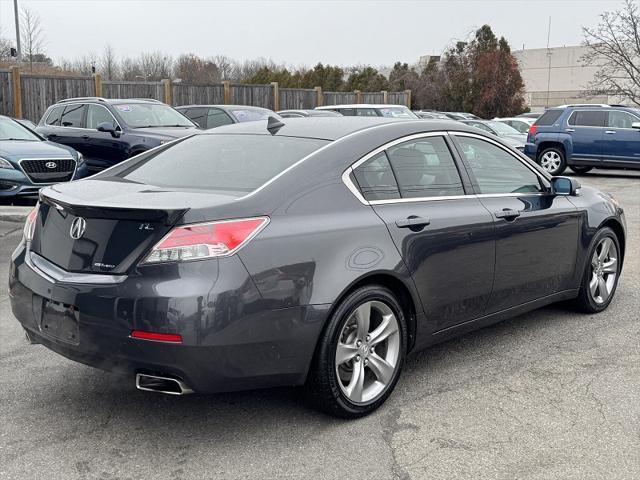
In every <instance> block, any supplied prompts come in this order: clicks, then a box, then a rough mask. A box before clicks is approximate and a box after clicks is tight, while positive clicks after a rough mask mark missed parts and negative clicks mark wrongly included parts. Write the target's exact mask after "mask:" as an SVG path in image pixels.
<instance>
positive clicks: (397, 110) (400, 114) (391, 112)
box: [377, 107, 418, 118]
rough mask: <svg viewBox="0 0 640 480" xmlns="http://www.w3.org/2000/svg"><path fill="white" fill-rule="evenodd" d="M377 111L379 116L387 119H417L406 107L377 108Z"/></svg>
mask: <svg viewBox="0 0 640 480" xmlns="http://www.w3.org/2000/svg"><path fill="white" fill-rule="evenodd" d="M377 110H378V112H380V115H381V116H383V117H388V118H418V116H417V115H416V114H415V113H413V112H412V111H411V110H409V109H408V108H407V107H384V108H378V109H377Z"/></svg>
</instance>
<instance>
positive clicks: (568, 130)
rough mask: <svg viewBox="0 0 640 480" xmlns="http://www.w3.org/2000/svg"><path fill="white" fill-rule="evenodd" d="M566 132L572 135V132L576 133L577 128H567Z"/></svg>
mask: <svg viewBox="0 0 640 480" xmlns="http://www.w3.org/2000/svg"><path fill="white" fill-rule="evenodd" d="M564 131H565V132H569V133H571V132H575V131H576V129H575V128H565V129H564Z"/></svg>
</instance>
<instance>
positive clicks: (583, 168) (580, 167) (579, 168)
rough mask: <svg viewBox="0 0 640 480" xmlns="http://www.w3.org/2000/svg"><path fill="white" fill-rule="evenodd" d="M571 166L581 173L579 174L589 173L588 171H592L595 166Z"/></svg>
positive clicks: (570, 166) (574, 170) (573, 169)
mask: <svg viewBox="0 0 640 480" xmlns="http://www.w3.org/2000/svg"><path fill="white" fill-rule="evenodd" d="M569 168H570V169H571V170H572V171H573V172H575V173H579V174H582V173H588V172H590V171H591V170H593V167H587V166H585V167H583V166H581V165H569Z"/></svg>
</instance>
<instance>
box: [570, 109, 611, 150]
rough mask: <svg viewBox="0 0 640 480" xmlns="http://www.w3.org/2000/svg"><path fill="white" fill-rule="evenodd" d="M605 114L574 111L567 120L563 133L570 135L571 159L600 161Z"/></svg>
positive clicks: (599, 111)
mask: <svg viewBox="0 0 640 480" xmlns="http://www.w3.org/2000/svg"><path fill="white" fill-rule="evenodd" d="M605 117H606V112H605V111H604V110H602V109H600V110H582V109H581V110H574V111H573V113H571V115H569V118H568V119H567V126H566V128H565V132H566V133H568V134H569V135H571V143H572V145H573V153H572V155H571V158H572V159H575V160H592V161H600V159H601V157H602V142H603V137H604V122H605Z"/></svg>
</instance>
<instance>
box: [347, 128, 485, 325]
mask: <svg viewBox="0 0 640 480" xmlns="http://www.w3.org/2000/svg"><path fill="white" fill-rule="evenodd" d="M354 177H355V179H356V181H357V183H358V185H359V186H360V188H361V191H362V194H363V196H364V197H365V199H367V200H368V201H369V203H370V204H371V206H372V207H373V209H374V210H375V212H376V213H377V214H378V216H379V217H380V218H381V219H382V220H383V221H384V222H385V223H386V225H387V228H388V230H389V232H390V234H391V237H392V238H393V241H394V243H395V245H396V247H397V248H398V250H399V252H400V254H401V255H402V258H403V260H404V262H405V264H406V266H407V268H408V269H409V271H410V272H411V275H412V277H413V280H414V282H415V285H416V288H417V290H418V292H419V294H420V297H421V300H422V305H423V307H424V311H425V313H426V319H427V325H426V326H423V328H425V327H426V329H427V330H428V331H430V332H435V331H439V330H443V329H445V328H447V327H450V326H453V325H457V324H459V323H463V322H466V321H468V320H471V319H474V318H477V317H480V316H481V315H482V314H483V313H484V310H485V307H486V304H487V301H488V299H489V297H490V294H491V286H492V282H493V268H494V263H495V242H494V226H493V219H492V217H491V215H490V214H489V212H488V211H487V210H486V209H485V208H484V206H483V205H482V204H481V203H480V201H479V200H478V199H477V198H476V197H475V196H473V195H467V194H466V192H465V189H464V187H463V182H462V179H461V178H462V177H461V175H460V172H459V170H458V168H457V166H456V163H455V161H454V158H453V155H452V153H451V149H450V144H449V143H448V141H447V140H446V134H443V133H441V134H421V135H418V136H412V137H409V138H407V139H405V140H399V141H396V142H393V143H392V144H391V145H389V146H388V147H386V148H385V147H383V148H381V149H378V150H376V151H374V152H372V153H371V154H369V155H368V156H367V157H365V158H364V159H363V160H361V161H360V162H359V163H358V164H357V166H356V167H355V170H354Z"/></svg>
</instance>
